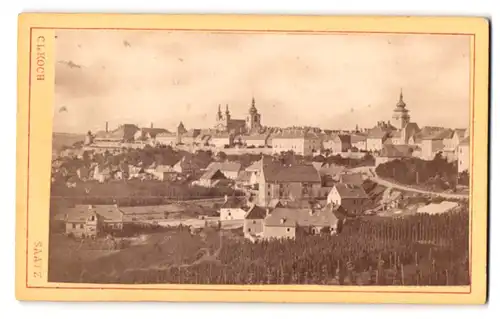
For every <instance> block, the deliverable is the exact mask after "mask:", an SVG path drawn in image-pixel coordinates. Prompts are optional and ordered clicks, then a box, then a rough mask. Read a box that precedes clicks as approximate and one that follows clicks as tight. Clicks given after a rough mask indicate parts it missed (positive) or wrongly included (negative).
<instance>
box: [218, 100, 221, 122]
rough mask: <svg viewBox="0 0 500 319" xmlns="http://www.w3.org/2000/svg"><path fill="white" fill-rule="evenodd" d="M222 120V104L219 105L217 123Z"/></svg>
mask: <svg viewBox="0 0 500 319" xmlns="http://www.w3.org/2000/svg"><path fill="white" fill-rule="evenodd" d="M220 119H222V111H221V110H220V104H219V110H218V111H217V121H218V120H220Z"/></svg>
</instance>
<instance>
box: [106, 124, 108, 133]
mask: <svg viewBox="0 0 500 319" xmlns="http://www.w3.org/2000/svg"><path fill="white" fill-rule="evenodd" d="M106 133H108V122H106Z"/></svg>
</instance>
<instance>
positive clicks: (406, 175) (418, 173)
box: [376, 153, 468, 191]
mask: <svg viewBox="0 0 500 319" xmlns="http://www.w3.org/2000/svg"><path fill="white" fill-rule="evenodd" d="M376 172H377V175H379V176H380V177H382V178H387V179H391V180H394V181H396V182H398V183H401V184H405V185H418V186H424V187H426V188H429V189H431V190H436V191H443V190H448V189H451V190H454V189H455V188H456V186H457V182H462V183H465V180H467V182H466V183H467V184H468V174H467V176H461V178H459V176H458V173H457V163H456V162H448V161H447V160H446V159H445V158H443V156H442V155H441V153H438V154H436V156H435V157H434V159H433V160H431V161H426V160H422V159H419V158H413V157H412V158H404V159H396V160H393V161H390V162H386V163H382V164H380V165H378V166H377V168H376ZM462 175H463V174H462Z"/></svg>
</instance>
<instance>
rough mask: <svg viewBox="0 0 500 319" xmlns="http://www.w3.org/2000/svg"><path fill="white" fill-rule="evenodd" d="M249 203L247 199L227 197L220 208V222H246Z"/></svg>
mask: <svg viewBox="0 0 500 319" xmlns="http://www.w3.org/2000/svg"><path fill="white" fill-rule="evenodd" d="M248 208H249V207H248V203H247V200H246V199H245V198H240V197H235V196H231V197H228V196H226V197H225V199H224V203H223V204H222V206H221V207H220V221H221V222H222V221H227V220H244V219H245V215H246V214H247V211H248Z"/></svg>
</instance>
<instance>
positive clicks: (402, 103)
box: [396, 88, 406, 108]
mask: <svg viewBox="0 0 500 319" xmlns="http://www.w3.org/2000/svg"><path fill="white" fill-rule="evenodd" d="M396 106H397V107H401V108H404V107H405V106H406V103H405V102H404V101H403V89H402V88H401V91H400V92H399V101H398V103H397V104H396Z"/></svg>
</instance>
